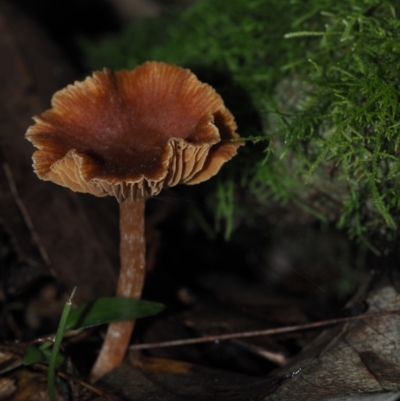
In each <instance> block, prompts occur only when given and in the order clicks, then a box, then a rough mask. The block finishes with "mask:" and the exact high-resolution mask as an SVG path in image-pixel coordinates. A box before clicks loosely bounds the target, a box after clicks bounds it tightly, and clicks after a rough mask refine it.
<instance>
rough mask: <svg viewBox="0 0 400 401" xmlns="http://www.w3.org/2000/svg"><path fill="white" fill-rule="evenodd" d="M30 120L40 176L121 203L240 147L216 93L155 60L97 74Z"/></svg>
mask: <svg viewBox="0 0 400 401" xmlns="http://www.w3.org/2000/svg"><path fill="white" fill-rule="evenodd" d="M34 120H35V122H36V123H35V124H34V125H32V126H31V127H30V128H29V129H28V132H27V134H26V136H27V138H28V140H30V141H31V142H32V143H33V145H34V146H35V147H37V148H38V150H37V151H36V152H35V153H34V155H33V161H34V169H35V171H36V173H37V175H38V176H39V177H40V178H42V179H43V180H50V181H54V182H55V183H57V184H60V185H63V186H66V187H69V188H71V189H72V190H74V191H78V192H89V193H91V194H94V195H97V196H105V195H114V196H116V198H117V199H118V200H119V201H123V200H124V199H126V198H128V197H136V196H137V195H156V194H158V193H159V192H160V191H161V189H162V188H165V187H171V186H174V185H177V184H180V183H186V184H197V183H200V182H202V181H205V180H207V179H208V178H210V177H211V176H213V175H215V174H216V173H217V172H218V171H219V169H220V168H221V166H222V164H224V163H225V162H226V161H228V160H229V159H231V158H232V157H233V156H234V155H235V154H236V151H237V148H238V147H239V146H240V145H241V143H240V142H229V141H225V140H229V139H233V138H238V137H239V136H238V134H236V132H235V130H236V123H235V121H234V118H233V116H232V114H231V113H230V112H229V110H228V109H227V108H226V107H225V105H224V103H223V100H222V98H221V97H220V96H219V95H218V94H217V93H216V92H215V90H214V89H213V88H212V87H211V86H209V85H207V84H204V83H201V82H200V81H199V80H198V79H197V77H196V76H195V75H194V74H193V73H191V72H190V71H189V70H186V69H183V68H181V67H177V66H175V65H171V64H165V63H160V62H147V63H145V64H142V65H141V66H139V67H137V68H135V69H134V70H132V71H127V70H123V71H118V72H115V73H114V72H111V71H109V70H104V71H103V72H95V73H94V74H93V77H88V78H86V79H85V81H83V82H75V84H74V85H69V86H67V87H66V88H65V89H63V90H61V91H59V92H57V93H55V95H54V96H53V99H52V108H51V109H50V110H47V111H46V112H44V113H43V114H41V115H40V116H39V117H35V118H34ZM221 140H222V141H221Z"/></svg>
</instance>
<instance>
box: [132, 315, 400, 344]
mask: <svg viewBox="0 0 400 401" xmlns="http://www.w3.org/2000/svg"><path fill="white" fill-rule="evenodd" d="M395 314H400V310H391V311H382V312H375V313H365V314H362V315H358V316H349V317H343V318H338V319H330V320H322V321H320V322H315V323H306V324H299V325H297V326H286V327H279V328H274V329H266V330H255V331H244V332H241V333H231V334H220V335H215V336H204V337H200V338H189V339H185V340H173V341H162V342H158V343H150V344H135V345H131V346H130V347H129V349H130V350H139V349H153V348H166V347H176V346H178V345H188V344H201V343H207V342H213V341H223V340H233V339H237V338H249V337H258V336H270V335H272V334H283V333H291V332H294V331H300V330H310V329H316V328H319V327H325V326H332V325H334V324H339V323H346V322H352V321H355V320H364V319H372V318H376V317H382V316H386V315H395Z"/></svg>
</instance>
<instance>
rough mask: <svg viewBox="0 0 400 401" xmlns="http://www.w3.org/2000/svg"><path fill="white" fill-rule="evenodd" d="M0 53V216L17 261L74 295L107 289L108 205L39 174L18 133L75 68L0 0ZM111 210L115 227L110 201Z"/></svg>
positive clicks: (111, 281) (110, 285)
mask: <svg viewBox="0 0 400 401" xmlns="http://www.w3.org/2000/svg"><path fill="white" fill-rule="evenodd" d="M0 54H1V58H0V88H1V90H0V152H1V153H0V155H1V166H2V168H1V169H0V170H1V172H0V192H1V193H0V219H1V221H2V223H3V225H4V226H5V228H6V230H7V232H8V233H9V234H10V235H11V237H12V239H13V242H14V243H15V246H16V249H17V252H18V253H19V255H18V256H19V259H20V261H21V262H22V263H26V264H28V265H29V264H30V265H35V266H38V267H40V268H41V269H42V271H43V270H47V272H49V271H51V270H52V271H54V272H55V273H56V275H57V279H58V280H59V282H60V283H63V284H64V285H65V286H66V289H67V290H71V289H72V288H73V287H74V286H78V292H77V296H76V300H77V302H82V301H84V300H89V299H93V298H94V297H96V296H99V295H106V294H112V293H113V292H114V289H115V282H116V272H115V270H114V262H115V259H116V257H115V255H114V254H113V251H112V249H114V245H115V254H116V253H117V245H116V244H117V243H118V239H117V238H116V239H115V240H114V239H113V238H112V236H111V234H112V230H110V226H107V225H105V226H104V225H103V224H102V223H103V220H104V221H106V222H110V221H112V220H113V219H112V218H111V217H110V215H113V207H111V208H110V207H109V206H110V203H109V202H107V200H104V199H96V200H94V201H90V204H89V203H88V201H87V199H86V198H85V197H84V196H79V195H77V194H75V193H72V192H71V191H69V190H67V189H65V188H61V187H58V186H56V185H52V184H51V183H46V182H43V181H40V180H39V179H38V178H37V177H36V175H35V174H34V173H33V171H32V167H31V165H32V161H31V157H32V153H33V151H34V149H33V147H32V145H31V144H30V143H28V141H26V140H25V139H24V134H25V131H26V129H27V128H28V126H29V125H31V124H32V116H33V115H36V114H39V113H41V112H42V111H44V110H45V109H47V108H48V107H49V105H50V99H51V95H52V94H53V93H54V92H55V91H56V90H58V89H61V88H62V87H64V86H65V85H66V84H68V83H71V82H73V78H74V74H73V72H72V70H71V68H70V67H69V65H68V64H67V63H66V62H65V60H64V59H63V56H62V55H61V54H60V53H59V51H58V50H57V49H56V48H55V47H54V46H53V45H52V43H51V41H50V40H49V38H48V37H47V36H46V34H45V33H44V32H42V31H41V30H40V29H39V28H38V27H37V26H35V25H34V24H33V23H32V21H30V20H29V19H28V18H26V17H25V16H23V15H22V14H20V13H19V12H18V11H17V10H16V9H14V8H13V7H12V6H11V4H10V3H8V2H6V1H4V0H1V1H0ZM96 201H98V203H96ZM107 208H108V209H107ZM114 213H115V214H114V215H113V216H115V220H116V222H115V226H117V223H118V222H117V217H116V216H117V205H115V211H114ZM115 267H116V266H115Z"/></svg>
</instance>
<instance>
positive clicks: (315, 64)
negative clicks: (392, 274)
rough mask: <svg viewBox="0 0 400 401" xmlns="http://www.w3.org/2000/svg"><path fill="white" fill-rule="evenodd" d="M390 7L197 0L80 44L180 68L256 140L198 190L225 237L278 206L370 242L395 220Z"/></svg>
mask: <svg viewBox="0 0 400 401" xmlns="http://www.w3.org/2000/svg"><path fill="white" fill-rule="evenodd" d="M399 12H400V5H399V3H397V2H395V1H381V0H349V1H346V2H336V1H334V0H312V1H308V0H297V1H296V0H291V1H289V2H282V1H281V0H232V1H230V2H229V5H228V4H227V2H226V1H224V0H203V1H199V2H198V3H196V4H195V5H194V6H192V7H191V8H189V9H187V10H183V11H179V10H178V11H175V12H173V13H171V14H170V15H166V16H165V15H164V16H162V17H159V18H156V19H151V20H144V21H142V22H141V23H139V24H136V25H134V26H133V27H131V28H130V29H128V30H126V31H125V32H124V33H122V34H121V35H120V36H118V37H116V38H113V39H108V40H106V41H103V42H102V43H101V44H98V43H96V44H88V43H86V44H85V49H86V52H87V55H88V59H89V60H90V62H91V65H92V66H93V67H94V68H102V67H103V66H107V67H109V68H114V69H120V68H133V67H135V66H136V65H138V64H140V63H142V62H144V61H146V60H161V61H166V62H171V63H175V64H179V65H182V66H186V67H189V68H191V69H192V70H193V71H194V72H195V73H196V74H197V75H198V76H199V78H200V79H202V80H204V81H207V82H209V83H210V84H212V85H213V86H215V87H216V89H217V91H218V92H219V93H220V94H221V95H222V96H223V98H224V99H225V101H226V104H227V105H228V107H229V108H230V109H231V110H232V112H233V113H234V114H235V116H236V118H237V120H238V125H239V132H240V134H241V135H242V136H243V137H247V138H248V140H249V142H257V144H256V145H252V144H248V146H246V147H245V148H242V149H241V151H240V156H238V157H237V158H236V159H235V160H233V161H232V162H230V163H228V165H227V166H226V167H225V168H224V169H223V171H222V173H221V174H220V175H219V178H216V179H215V180H214V182H213V183H212V185H210V188H211V189H212V190H211V191H210V195H209V202H210V203H212V204H213V208H214V210H216V215H217V217H218V219H223V220H225V221H226V222H227V225H226V227H227V234H229V232H230V230H231V229H232V227H233V226H234V225H232V221H236V222H240V221H243V220H245V221H246V222H247V223H249V222H251V221H252V220H254V221H259V218H260V216H268V215H271V213H268V212H269V211H271V210H276V208H277V207H278V208H281V209H285V208H286V209H287V213H289V214H291V215H293V213H295V214H296V213H298V215H299V216H300V215H301V216H305V215H306V216H311V217H312V218H317V219H319V220H322V221H325V222H331V223H335V224H336V225H337V226H338V227H339V228H343V229H346V230H347V231H348V233H349V236H350V237H352V238H356V239H357V240H359V241H363V242H365V243H368V244H369V245H370V246H371V247H374V244H375V245H378V244H379V245H381V244H386V245H390V244H392V243H393V241H394V239H395V236H396V234H397V227H398V226H399V224H400V182H399V179H398V178H399V172H400V159H399V157H398V156H399V150H400V148H399V141H400V135H399V128H400V121H399V120H400V119H399V106H398V105H399V90H400V74H399V72H398V66H399V62H400V20H399V18H398V17H397V15H398V14H399ZM244 194H245V195H244ZM235 197H236V198H235ZM234 199H235V200H234ZM249 200H251V201H253V202H249ZM255 204H256V205H258V207H254V205H255ZM293 205H297V207H295V208H293ZM300 210H303V212H300ZM293 211H295V212H293ZM266 218H268V217H266Z"/></svg>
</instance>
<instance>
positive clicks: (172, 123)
mask: <svg viewBox="0 0 400 401" xmlns="http://www.w3.org/2000/svg"><path fill="white" fill-rule="evenodd" d="M34 121H35V124H34V125H32V126H31V127H30V128H29V129H28V131H27V133H26V137H27V139H28V140H29V141H31V142H32V143H33V145H34V146H35V147H36V148H37V149H38V150H36V151H35V153H34V154H33V167H34V170H35V172H36V174H37V175H38V177H39V178H41V179H43V180H48V181H53V182H55V183H56V184H59V185H62V186H65V187H69V188H70V189H72V190H73V191H76V192H86V193H90V194H93V195H96V196H106V195H112V196H115V197H116V198H117V200H118V202H119V204H120V261H121V268H120V276H119V279H118V288H117V295H119V296H125V297H132V298H140V296H141V292H142V287H143V281H144V276H145V239H144V209H145V199H146V197H148V196H154V195H157V194H158V193H159V192H160V191H161V190H162V189H163V188H168V187H172V186H174V185H177V184H189V185H191V184H198V183H200V182H203V181H205V180H207V179H209V178H210V177H212V176H213V175H215V174H216V173H217V172H218V171H219V169H220V168H221V166H222V165H223V164H224V163H225V162H226V161H228V160H230V159H231V158H232V157H233V156H234V155H236V152H237V148H238V147H239V146H240V145H242V143H241V142H240V141H238V140H236V141H235V139H237V138H239V136H238V134H237V133H236V132H235V130H236V128H237V127H236V123H235V120H234V117H233V116H232V114H231V113H230V112H229V110H228V109H227V108H226V107H225V105H224V103H223V100H222V98H221V97H220V96H219V95H218V94H217V93H216V92H215V90H214V89H213V88H212V87H211V86H209V85H207V84H205V83H202V82H200V81H199V80H198V79H197V77H196V76H195V75H194V74H193V73H192V72H190V71H189V70H187V69H184V68H181V67H178V66H175V65H171V64H166V63H162V62H146V63H144V64H142V65H140V66H139V67H137V68H135V69H134V70H131V71H129V70H123V71H118V72H112V71H110V70H108V69H104V70H103V71H102V72H94V73H93V76H92V77H87V78H86V79H85V80H84V81H83V82H75V83H74V84H73V85H69V86H67V87H66V88H65V89H63V90H60V91H59V92H57V93H55V94H54V96H53V98H52V108H51V109H49V110H47V111H45V112H44V113H42V114H41V115H40V116H38V117H34ZM232 140H233V141H232ZM133 326H134V321H125V322H118V323H112V324H110V325H109V328H108V331H107V335H106V338H105V341H104V343H103V346H102V349H101V351H100V354H99V356H98V359H97V361H96V363H95V365H94V367H93V370H92V374H91V378H92V380H93V381H95V380H96V379H98V378H99V377H101V376H102V375H104V374H105V373H107V372H108V371H110V370H111V369H113V368H114V367H116V366H118V365H119V364H120V363H121V362H122V360H123V358H124V355H125V353H126V350H127V347H128V345H129V341H130V337H131V334H132V330H133Z"/></svg>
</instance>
